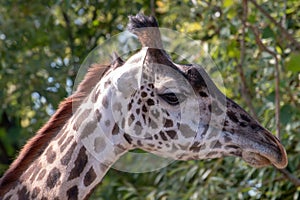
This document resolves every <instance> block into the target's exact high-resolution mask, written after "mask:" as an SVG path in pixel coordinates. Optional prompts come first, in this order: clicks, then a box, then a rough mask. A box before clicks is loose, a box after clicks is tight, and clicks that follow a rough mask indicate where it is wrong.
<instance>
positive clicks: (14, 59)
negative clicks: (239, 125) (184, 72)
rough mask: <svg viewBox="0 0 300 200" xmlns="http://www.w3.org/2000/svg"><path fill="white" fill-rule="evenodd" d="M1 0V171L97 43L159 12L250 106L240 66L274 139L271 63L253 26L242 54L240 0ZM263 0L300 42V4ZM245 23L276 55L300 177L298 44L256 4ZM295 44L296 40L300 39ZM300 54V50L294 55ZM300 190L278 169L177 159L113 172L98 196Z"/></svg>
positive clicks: (291, 195)
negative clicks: (197, 43)
mask: <svg viewBox="0 0 300 200" xmlns="http://www.w3.org/2000/svg"><path fill="white" fill-rule="evenodd" d="M152 2H154V3H153V4H152V5H154V7H151V3H150V2H147V1H141V0H133V1H115V0H113V1H69V0H68V1H47V2H42V1H27V2H23V3H20V2H19V1H3V2H1V3H0V63H1V64H0V88H1V90H0V97H1V98H0V105H1V109H0V149H1V151H0V163H1V164H0V174H1V173H3V172H4V170H5V169H6V168H7V167H8V164H9V163H10V162H11V161H12V159H13V158H14V157H15V155H17V152H18V150H19V149H20V148H21V147H22V145H23V144H24V143H25V141H26V140H27V139H28V138H29V137H31V136H32V135H33V134H34V133H35V132H36V131H37V130H38V128H39V127H41V125H42V124H43V123H45V122H46V121H47V119H49V116H50V115H51V114H53V111H54V109H55V108H57V106H58V103H59V102H60V101H61V100H62V99H63V98H64V97H66V96H68V95H70V94H71V90H72V86H73V81H74V79H75V76H76V72H77V70H78V68H79V66H80V64H81V63H82V62H83V60H84V58H85V57H86V56H87V54H88V53H89V52H90V51H91V50H92V49H93V48H94V47H96V46H97V45H98V44H100V43H101V42H103V41H105V40H107V39H109V38H110V37H112V36H113V35H115V34H117V33H119V32H122V31H124V30H125V27H126V23H127V21H128V20H127V16H128V15H130V14H136V13H138V12H140V11H142V12H144V13H145V14H150V13H151V12H154V13H155V15H156V17H157V18H158V21H159V23H160V26H161V27H166V28H171V29H174V30H177V31H179V32H182V33H186V34H188V35H189V36H190V37H191V38H193V39H196V40H201V41H202V43H203V46H204V47H205V48H206V49H207V50H208V52H209V54H210V55H211V57H212V58H213V60H214V62H215V63H216V65H217V66H218V67H219V69H220V71H221V72H222V75H223V77H224V84H225V86H226V93H227V95H228V96H229V97H230V98H232V99H234V100H236V101H237V102H238V103H239V104H240V105H241V106H242V107H245V108H246V110H247V108H249V107H248V106H249V105H248V104H247V101H246V99H245V96H243V92H242V87H241V85H242V84H241V82H242V81H243V79H242V78H241V74H240V73H239V69H238V65H239V62H240V57H241V54H243V53H245V58H244V62H243V65H242V69H243V72H244V75H245V79H244V81H245V84H246V85H247V86H248V88H247V90H248V91H247V92H248V94H249V98H251V103H252V105H254V112H255V113H256V115H257V116H258V119H259V121H260V122H261V123H262V124H263V125H264V126H266V127H267V128H268V129H269V130H271V131H272V132H273V133H275V127H276V122H275V118H274V115H275V107H276V105H275V103H274V99H275V88H276V87H275V75H274V74H275V66H274V62H275V61H274V57H273V56H272V55H271V54H270V53H267V52H266V51H263V50H262V49H261V47H260V46H259V45H258V44H257V40H256V39H257V38H256V37H255V34H254V33H253V31H252V30H251V29H250V28H246V30H245V38H244V39H245V43H246V48H245V52H242V51H241V46H240V41H241V40H242V39H243V38H242V37H241V34H242V27H243V23H242V17H243V2H242V1H241V0H234V1H230V0H223V1H217V0H211V1H200V0H191V1H187V0H184V1H179V0H175V1H171V0H156V1H152ZM258 4H259V5H260V6H261V7H262V8H263V9H264V10H266V11H267V13H268V14H270V15H271V16H272V17H273V18H274V19H275V20H276V21H277V22H281V24H282V26H283V27H284V28H286V29H287V30H288V31H289V32H290V33H292V35H293V37H294V38H300V26H299V24H300V21H299V20H300V2H299V1H295V0H283V1H275V2H269V1H264V0H260V1H258ZM248 7H249V8H248V15H247V23H249V24H251V25H253V26H255V27H257V28H258V29H259V30H260V37H261V41H262V43H263V44H264V45H265V46H266V47H268V48H269V49H271V50H272V51H274V52H276V55H277V57H278V59H279V66H280V83H279V86H280V87H279V89H280V114H281V118H280V125H281V132H282V134H281V140H282V143H283V144H284V146H285V147H286V149H287V152H288V156H289V165H288V167H287V169H288V171H290V172H291V173H292V174H293V175H294V176H295V177H298V178H299V177H300V157H299V156H298V155H299V152H300V134H299V132H300V106H299V105H300V75H299V71H300V57H299V49H297V48H296V46H295V43H291V42H290V41H289V40H288V39H286V38H285V37H284V36H283V34H282V30H281V29H279V28H278V26H276V25H275V24H274V23H271V22H270V20H269V19H267V18H266V16H265V15H264V14H263V13H262V12H260V11H259V10H258V9H257V8H256V7H255V6H254V5H253V4H252V3H251V2H250V1H249V2H248ZM298 41H299V40H298ZM297 50H298V51H297ZM299 193H300V188H299V186H298V188H297V187H295V185H294V184H293V183H292V182H291V181H290V180H288V179H287V178H286V177H284V176H283V174H281V173H279V172H278V171H277V170H275V168H273V167H268V168H263V169H253V168H251V167H249V166H248V165H246V164H245V163H244V162H243V161H241V160H240V159H238V158H231V157H230V158H222V159H216V160H211V161H189V162H175V163H173V164H171V165H169V166H168V167H166V168H163V169H161V170H159V171H155V172H151V173H145V174H129V173H123V172H119V171H115V170H111V171H110V172H109V173H108V174H107V176H106V177H105V179H104V180H103V183H102V185H101V186H100V187H99V188H97V190H96V192H95V193H94V194H93V196H92V199H96V198H97V199H149V200H151V199H161V200H164V199H298V198H299Z"/></svg>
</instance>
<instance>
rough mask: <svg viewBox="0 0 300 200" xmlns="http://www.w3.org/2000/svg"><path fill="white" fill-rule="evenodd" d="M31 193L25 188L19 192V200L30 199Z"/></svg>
mask: <svg viewBox="0 0 300 200" xmlns="http://www.w3.org/2000/svg"><path fill="white" fill-rule="evenodd" d="M29 195H30V194H29V191H28V190H27V188H26V186H23V187H22V188H21V189H20V190H19V191H18V199H29Z"/></svg>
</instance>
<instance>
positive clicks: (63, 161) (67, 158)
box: [60, 142, 77, 165]
mask: <svg viewBox="0 0 300 200" xmlns="http://www.w3.org/2000/svg"><path fill="white" fill-rule="evenodd" d="M76 146H77V142H73V143H72V145H71V147H70V148H69V149H68V151H67V152H66V154H65V155H64V156H63V157H62V159H61V160H60V162H61V164H62V165H68V164H69V162H70V160H71V157H72V155H73V152H74V149H75V147H76Z"/></svg>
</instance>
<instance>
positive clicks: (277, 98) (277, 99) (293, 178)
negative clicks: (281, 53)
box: [248, 25, 300, 187]
mask: <svg viewBox="0 0 300 200" xmlns="http://www.w3.org/2000/svg"><path fill="white" fill-rule="evenodd" d="M248 27H250V29H251V30H252V31H253V33H254V36H255V40H256V42H257V44H258V46H259V48H260V49H261V50H263V51H266V52H268V53H269V54H271V55H272V56H273V57H274V59H275V117H276V119H275V120H276V135H277V137H278V138H279V139H280V104H279V103H280V93H279V81H280V78H279V75H280V74H279V64H278V58H277V54H276V52H274V51H272V50H270V49H269V48H268V47H266V46H265V45H264V44H263V43H262V41H261V39H260V37H259V30H258V28H257V27H255V26H252V25H248ZM276 169H277V168H276ZM277 170H278V171H279V172H280V173H282V174H283V175H284V176H285V177H286V178H287V179H288V180H290V181H291V182H292V183H293V184H294V185H295V186H297V187H299V186H300V179H298V178H297V177H296V176H295V175H293V174H292V173H290V172H289V171H288V170H287V169H277Z"/></svg>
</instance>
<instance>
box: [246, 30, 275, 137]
mask: <svg viewBox="0 0 300 200" xmlns="http://www.w3.org/2000/svg"><path fill="white" fill-rule="evenodd" d="M248 27H250V29H251V30H252V31H253V33H254V36H255V41H256V43H257V44H258V46H259V48H260V49H261V50H262V51H265V52H268V53H269V54H271V55H272V56H273V57H274V59H275V123H276V136H277V138H279V139H280V90H279V83H280V72H279V64H278V62H279V61H278V58H277V54H276V52H274V51H272V50H270V49H269V48H268V47H266V45H264V44H263V43H262V41H261V39H260V36H259V35H260V32H259V30H258V28H257V27H255V26H252V25H249V26H248Z"/></svg>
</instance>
